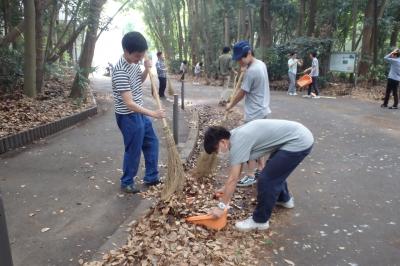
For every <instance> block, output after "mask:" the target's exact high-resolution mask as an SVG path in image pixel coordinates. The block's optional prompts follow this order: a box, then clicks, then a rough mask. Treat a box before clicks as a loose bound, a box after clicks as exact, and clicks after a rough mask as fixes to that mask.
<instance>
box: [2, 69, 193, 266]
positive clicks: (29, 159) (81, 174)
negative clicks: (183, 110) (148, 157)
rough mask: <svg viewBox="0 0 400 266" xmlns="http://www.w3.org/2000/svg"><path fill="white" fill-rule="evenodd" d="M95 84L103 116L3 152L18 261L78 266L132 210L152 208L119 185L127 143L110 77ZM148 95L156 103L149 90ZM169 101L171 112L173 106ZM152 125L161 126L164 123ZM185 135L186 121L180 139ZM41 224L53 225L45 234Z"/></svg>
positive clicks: (4, 187)
mask: <svg viewBox="0 0 400 266" xmlns="http://www.w3.org/2000/svg"><path fill="white" fill-rule="evenodd" d="M93 85H94V87H95V90H96V91H97V94H99V95H100V96H101V97H99V100H98V103H99V105H100V114H99V115H97V116H95V117H93V118H91V119H89V120H88V121H85V122H83V123H81V124H79V125H77V126H75V127H73V128H70V129H67V130H64V131H63V132H60V133H58V134H56V135H54V136H51V137H49V138H46V139H44V140H42V141H40V142H39V143H37V144H33V145H30V146H29V147H27V148H26V149H20V150H18V151H15V152H10V153H7V154H5V155H2V156H1V157H0V188H1V192H2V196H3V200H4V205H5V209H6V218H7V224H8V229H9V235H10V241H11V242H12V252H13V260H14V265H16V266H19V265H21V266H26V265H30V266H36V265H37V266H43V265H76V264H77V261H78V259H79V258H90V257H91V256H92V255H93V253H94V252H95V251H96V250H97V249H98V248H99V247H100V246H102V245H103V244H104V243H105V242H106V241H107V239H108V237H109V236H111V235H113V234H114V232H115V231H116V230H117V229H118V228H119V226H120V225H121V224H123V223H124V222H125V220H126V219H128V217H130V218H131V217H132V213H140V211H142V210H143V209H145V208H146V207H148V206H149V204H148V203H147V201H144V200H141V198H140V196H137V195H135V196H127V195H126V194H125V195H124V194H122V193H120V191H119V177H120V175H121V172H120V169H121V160H122V155H123V143H122V136H121V133H120V132H119V130H118V128H117V126H116V123H115V118H114V112H113V102H112V98H111V97H110V91H111V88H110V80H109V78H102V77H100V78H99V77H98V78H95V79H94V80H93ZM146 85H147V86H148V84H146ZM145 95H146V97H145V101H146V102H147V104H149V105H152V102H153V100H151V97H150V95H149V93H148V91H147V93H146V94H145ZM165 104H166V105H167V109H168V110H169V112H168V113H169V114H171V112H170V110H171V104H170V103H169V102H165ZM181 119H184V118H183V116H182V117H181ZM185 119H188V118H187V117H186V118H185ZM154 125H155V126H156V128H157V131H158V132H162V130H161V128H160V123H158V122H155V123H154ZM187 133H188V130H187V125H184V124H181V134H180V140H181V141H183V142H184V141H185V138H186V137H187ZM159 135H160V134H159ZM160 141H161V145H160V147H161V149H160V163H166V161H167V154H166V152H167V151H166V149H165V148H164V147H166V146H165V144H164V143H163V142H164V139H163V137H162V136H160ZM160 170H163V169H160ZM162 175H163V173H162ZM139 176H142V175H139ZM43 228H49V230H48V231H47V232H43V233H42V232H41V230H42V229H43ZM123 240H125V239H123Z"/></svg>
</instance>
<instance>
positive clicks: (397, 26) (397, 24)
mask: <svg viewBox="0 0 400 266" xmlns="http://www.w3.org/2000/svg"><path fill="white" fill-rule="evenodd" d="M399 31H400V6H399V8H398V9H397V17H396V20H395V21H394V22H393V30H392V34H391V35H390V47H397V38H398V36H399Z"/></svg>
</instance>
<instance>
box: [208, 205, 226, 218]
mask: <svg viewBox="0 0 400 266" xmlns="http://www.w3.org/2000/svg"><path fill="white" fill-rule="evenodd" d="M224 212H225V210H222V209H220V208H218V207H214V208H212V209H211V212H210V214H211V215H212V216H213V217H214V218H215V219H218V218H221V217H222V215H224Z"/></svg>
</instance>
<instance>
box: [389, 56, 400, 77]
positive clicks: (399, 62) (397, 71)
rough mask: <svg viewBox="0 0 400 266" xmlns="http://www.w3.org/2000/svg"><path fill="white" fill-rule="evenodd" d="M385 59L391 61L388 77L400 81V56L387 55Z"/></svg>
mask: <svg viewBox="0 0 400 266" xmlns="http://www.w3.org/2000/svg"><path fill="white" fill-rule="evenodd" d="M385 60H386V61H387V62H389V63H390V71H389V75H388V78H390V79H394V80H398V81H400V57H390V54H388V55H386V56H385Z"/></svg>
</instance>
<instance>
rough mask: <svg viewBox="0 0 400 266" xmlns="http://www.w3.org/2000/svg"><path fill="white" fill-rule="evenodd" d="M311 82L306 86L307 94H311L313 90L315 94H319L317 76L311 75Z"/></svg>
mask: <svg viewBox="0 0 400 266" xmlns="http://www.w3.org/2000/svg"><path fill="white" fill-rule="evenodd" d="M311 79H312V83H311V84H310V86H308V95H310V94H311V92H312V91H315V94H316V95H319V89H318V77H311Z"/></svg>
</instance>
